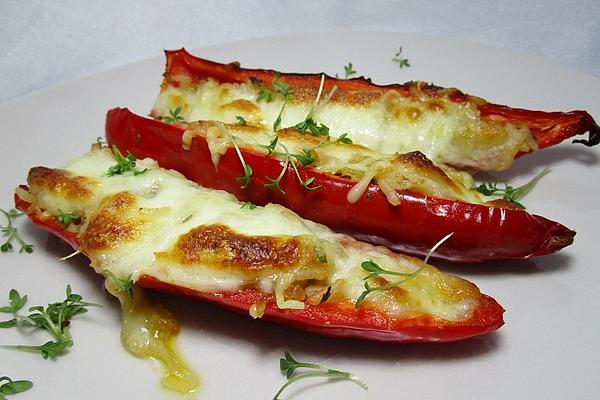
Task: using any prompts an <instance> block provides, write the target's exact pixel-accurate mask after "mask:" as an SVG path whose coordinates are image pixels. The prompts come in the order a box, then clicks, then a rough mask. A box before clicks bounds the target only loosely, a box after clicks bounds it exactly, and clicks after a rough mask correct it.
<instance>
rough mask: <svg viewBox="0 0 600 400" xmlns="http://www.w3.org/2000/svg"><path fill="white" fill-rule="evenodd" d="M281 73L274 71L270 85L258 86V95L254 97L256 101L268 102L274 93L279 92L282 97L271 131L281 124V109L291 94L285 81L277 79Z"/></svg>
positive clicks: (271, 99) (273, 96) (282, 109)
mask: <svg viewBox="0 0 600 400" xmlns="http://www.w3.org/2000/svg"><path fill="white" fill-rule="evenodd" d="M280 76H281V74H280V73H279V72H275V74H274V75H273V80H272V81H271V87H270V88H269V87H267V86H265V85H264V84H261V85H260V87H259V88H258V96H257V97H256V101H257V102H260V101H266V102H267V103H270V102H272V101H273V99H274V98H275V95H276V94H279V95H280V96H281V97H283V104H282V105H281V109H280V110H279V114H278V115H277V118H275V122H274V123H273V131H275V132H276V131H277V130H278V129H279V127H280V126H281V118H282V116H283V111H284V110H285V107H286V105H287V102H288V100H289V98H290V97H291V96H292V90H291V89H290V86H289V85H288V83H287V82H282V81H280V80H279V77H280Z"/></svg>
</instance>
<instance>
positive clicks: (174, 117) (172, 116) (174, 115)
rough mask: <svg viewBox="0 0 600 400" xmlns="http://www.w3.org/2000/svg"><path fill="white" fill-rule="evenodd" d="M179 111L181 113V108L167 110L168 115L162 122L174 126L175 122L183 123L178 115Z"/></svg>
mask: <svg viewBox="0 0 600 400" xmlns="http://www.w3.org/2000/svg"><path fill="white" fill-rule="evenodd" d="M181 111H183V108H181V106H178V107H177V108H176V109H175V110H169V115H167V116H166V117H163V121H165V122H166V123H168V124H174V123H176V122H179V121H183V117H182V116H181V115H179V114H181Z"/></svg>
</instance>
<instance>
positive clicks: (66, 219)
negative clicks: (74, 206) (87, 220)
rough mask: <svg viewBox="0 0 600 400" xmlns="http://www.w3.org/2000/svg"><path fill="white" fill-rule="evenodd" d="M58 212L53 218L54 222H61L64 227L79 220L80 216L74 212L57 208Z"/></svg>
mask: <svg viewBox="0 0 600 400" xmlns="http://www.w3.org/2000/svg"><path fill="white" fill-rule="evenodd" d="M58 212H59V213H60V214H58V215H57V216H56V218H55V220H56V222H57V223H59V224H62V225H63V226H64V227H65V228H68V227H69V226H71V224H78V223H80V222H81V217H80V216H79V215H77V214H75V213H65V212H62V211H61V210H60V209H59V210H58Z"/></svg>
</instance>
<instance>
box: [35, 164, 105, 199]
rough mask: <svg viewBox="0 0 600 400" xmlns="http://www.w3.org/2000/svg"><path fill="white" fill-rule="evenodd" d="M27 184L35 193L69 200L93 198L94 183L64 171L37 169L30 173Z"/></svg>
mask: <svg viewBox="0 0 600 400" xmlns="http://www.w3.org/2000/svg"><path fill="white" fill-rule="evenodd" d="M27 184H28V185H29V187H30V188H31V189H32V190H33V191H45V192H47V193H52V194H54V195H57V196H62V197H64V198H66V199H69V200H87V199H89V198H90V197H92V192H91V190H90V189H91V188H92V187H93V185H94V181H93V180H91V179H88V178H86V177H83V176H73V174H71V173H69V172H68V171H65V170H62V169H50V168H46V167H35V168H32V169H31V170H30V171H29V175H28V177H27Z"/></svg>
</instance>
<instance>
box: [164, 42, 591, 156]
mask: <svg viewBox="0 0 600 400" xmlns="http://www.w3.org/2000/svg"><path fill="white" fill-rule="evenodd" d="M165 55H166V57H167V66H166V72H165V78H168V77H169V76H170V75H186V76H189V77H191V78H192V79H206V78H213V79H215V80H217V81H218V82H223V83H242V82H246V81H247V80H248V79H253V80H260V81H263V82H271V80H272V79H273V75H274V74H275V71H272V70H263V69H246V68H240V66H239V64H237V63H231V64H220V63H217V62H214V61H209V60H205V59H202V58H198V57H195V56H193V55H191V54H190V53H188V52H187V51H186V50H185V49H180V50H173V51H169V50H167V51H165ZM322 75H323V74H288V73H284V74H281V76H280V78H279V79H280V80H281V81H285V82H287V83H288V84H289V86H290V88H292V89H293V88H297V87H304V86H315V87H319V84H320V82H321V76H322ZM334 85H335V86H337V88H338V90H342V91H345V90H347V91H353V90H369V91H375V92H380V91H387V90H390V89H394V90H397V91H398V92H399V93H400V94H403V95H406V96H408V95H409V93H410V88H411V86H414V85H415V82H407V83H405V84H393V85H383V86H382V85H376V84H374V83H372V82H371V80H370V79H368V78H364V77H360V78H354V79H335V78H333V77H330V76H327V79H326V81H325V85H324V90H325V92H327V91H329V90H331V88H332V87H333V86H334ZM419 87H420V90H421V91H428V92H430V93H431V94H432V95H435V94H436V92H438V91H439V92H443V91H447V92H448V94H449V97H450V99H451V100H453V101H455V102H475V104H477V107H478V109H479V111H480V113H481V116H482V118H489V119H493V120H496V121H506V122H509V123H511V124H513V125H515V126H523V125H526V126H527V127H528V128H529V129H530V131H531V133H532V135H533V136H534V137H535V139H536V141H537V144H538V146H539V148H540V149H542V148H545V147H549V146H552V145H554V144H557V143H560V142H562V141H563V140H565V139H568V138H570V137H572V136H575V135H582V134H585V133H586V132H589V138H588V139H587V140H584V139H582V140H574V141H573V143H582V144H585V145H586V146H594V145H597V144H598V143H600V127H599V126H598V124H597V123H596V122H595V121H594V119H593V118H592V116H591V115H590V114H588V113H587V112H586V111H580V110H577V111H570V112H545V111H532V110H524V109H518V108H511V107H507V106H504V105H499V104H493V103H488V102H487V101H485V100H483V99H481V98H476V97H473V96H470V95H467V94H464V93H462V92H461V91H459V90H458V89H454V88H453V89H446V88H441V87H437V86H433V85H427V84H423V85H419ZM522 154H523V153H520V154H519V155H522Z"/></svg>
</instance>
